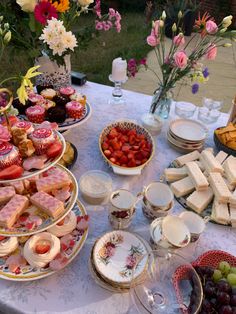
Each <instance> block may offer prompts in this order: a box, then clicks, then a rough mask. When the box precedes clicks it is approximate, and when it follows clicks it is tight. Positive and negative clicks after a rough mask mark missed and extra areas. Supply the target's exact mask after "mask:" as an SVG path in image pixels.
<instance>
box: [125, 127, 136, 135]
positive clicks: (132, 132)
mask: <svg viewBox="0 0 236 314" xmlns="http://www.w3.org/2000/svg"><path fill="white" fill-rule="evenodd" d="M127 135H128V136H130V135H135V136H136V135H137V132H136V130H135V129H131V130H129V131H128V133H127Z"/></svg>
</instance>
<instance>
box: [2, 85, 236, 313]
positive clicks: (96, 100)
mask: <svg viewBox="0 0 236 314" xmlns="http://www.w3.org/2000/svg"><path fill="white" fill-rule="evenodd" d="M75 88H76V89H77V90H78V91H81V92H82V93H84V94H85V95H86V96H87V99H88V101H89V103H90V104H91V106H92V111H93V112H92V116H91V118H90V119H89V120H88V121H87V122H86V123H84V124H83V125H81V126H79V127H78V128H75V129H73V130H71V131H70V132H69V133H68V134H66V136H65V137H66V139H67V140H68V141H71V142H72V143H73V144H74V145H75V146H76V147H77V149H78V160H77V163H76V164H75V166H74V168H73V170H72V172H73V173H74V174H75V176H76V178H77V179H78V180H79V178H80V176H81V175H82V174H83V173H84V172H86V171H88V170H93V169H99V170H103V171H106V172H108V173H109V174H110V175H111V176H112V179H113V188H114V189H118V188H125V189H128V190H130V191H132V192H133V193H134V194H136V193H138V192H140V191H141V190H142V189H143V186H145V185H148V184H149V183H150V182H152V181H154V180H159V178H160V176H161V174H162V173H163V170H164V168H166V167H168V165H169V164H170V162H171V161H173V160H174V159H175V158H176V157H177V156H179V155H180V154H179V153H178V152H176V151H175V150H173V149H172V148H171V147H170V146H169V145H168V142H167V139H166V131H167V127H168V123H166V124H165V127H164V128H163V130H162V133H161V134H160V135H158V136H155V137H154V140H155V144H156V152H155V155H154V157H153V159H152V161H151V162H150V163H149V164H148V165H147V166H146V167H145V168H144V169H143V171H142V174H141V175H140V176H131V177H128V176H118V175H115V174H113V172H112V170H111V168H109V166H108V165H107V164H106V163H105V162H104V160H103V158H102V156H101V154H100V151H99V148H98V138H99V134H100V133H101V131H102V129H103V128H104V127H105V126H106V125H108V124H110V123H111V122H113V121H115V120H123V119H130V120H135V121H137V122H138V123H140V121H141V116H142V114H143V113H146V112H148V110H149V107H150V103H151V96H147V95H144V94H141V93H135V92H130V91H124V95H125V97H126V100H127V104H126V105H117V106H114V105H113V106H111V105H109V104H108V100H109V98H110V97H111V93H112V88H111V87H108V86H104V85H99V84H95V83H91V82H88V83H86V85H84V86H83V87H75ZM172 107H174V106H172ZM173 112H174V108H172V111H171V115H170V119H169V120H171V119H173V118H175V115H174V113H173ZM227 118H228V115H227V114H223V113H222V114H221V116H220V118H219V120H218V122H217V123H216V124H211V125H209V126H208V125H207V127H208V129H209V135H208V139H207V144H206V146H212V147H214V143H213V130H214V129H215V128H216V127H219V126H223V125H225V124H226V122H227ZM82 202H83V201H82ZM85 205H86V204H85ZM86 208H87V211H88V214H89V215H90V227H89V235H88V239H87V241H86V243H85V245H84V247H83V248H82V250H81V252H80V253H79V254H78V256H77V257H76V258H75V259H74V261H73V262H72V263H71V264H70V265H68V266H67V267H66V268H65V269H63V270H61V271H59V272H58V273H56V274H54V275H52V276H50V277H48V278H45V279H41V280H36V281H31V282H11V281H7V280H3V279H2V280H0V311H1V312H3V313H7V314H8V313H76V314H105V313H109V314H124V313H127V311H128V309H129V307H130V298H129V294H115V293H111V292H109V291H106V290H104V289H102V288H100V287H99V286H98V285H97V284H96V283H95V281H94V280H93V279H92V277H91V276H90V273H89V270H88V259H89V255H90V251H91V248H92V245H93V243H94V241H95V240H96V238H97V237H99V236H101V235H102V234H104V233H105V232H107V231H108V230H111V226H110V224H109V222H108V210H107V207H106V206H105V207H104V206H86ZM182 210H183V208H182V207H181V205H179V204H178V203H177V202H176V201H175V206H174V213H178V212H180V211H182ZM149 223H150V222H149V221H148V220H147V219H146V218H145V217H144V215H143V213H142V210H141V208H140V207H139V208H138V210H137V213H136V216H135V218H134V220H133V222H132V225H131V226H130V228H129V229H128V230H129V231H134V232H136V233H138V234H139V235H141V236H143V238H144V239H146V240H149ZM211 249H221V250H225V251H227V252H229V253H232V254H236V229H233V228H231V227H224V226H221V225H217V224H213V223H208V225H207V228H206V231H205V232H204V234H203V235H202V236H201V237H200V239H199V241H198V242H197V243H195V244H190V245H189V246H188V247H187V248H184V249H180V250H178V252H179V253H180V254H183V255H184V256H185V257H186V258H187V259H188V260H189V261H192V260H194V259H195V258H197V257H198V256H199V255H200V254H202V253H203V252H205V251H208V250H211Z"/></svg>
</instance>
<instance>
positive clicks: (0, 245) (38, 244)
mask: <svg viewBox="0 0 236 314" xmlns="http://www.w3.org/2000/svg"><path fill="white" fill-rule="evenodd" d="M87 235H88V215H87V212H86V210H85V208H84V206H83V205H82V204H81V203H80V202H79V201H77V203H76V204H75V206H74V208H73V209H72V211H70V212H69V213H68V214H67V215H66V217H64V218H63V219H62V220H60V222H59V223H58V224H57V225H55V226H53V227H51V228H49V229H47V231H46V232H45V231H44V232H40V233H37V234H35V235H31V236H24V237H4V236H1V237H0V278H2V279H7V280H12V281H32V280H37V279H42V278H44V277H47V276H50V275H53V274H54V273H55V272H57V271H59V270H61V269H63V268H64V267H66V266H67V265H68V264H69V263H70V262H71V261H72V260H73V259H74V258H75V257H76V256H77V255H78V253H79V252H80V250H81V249H82V247H83V245H84V243H85V241H86V238H87Z"/></svg>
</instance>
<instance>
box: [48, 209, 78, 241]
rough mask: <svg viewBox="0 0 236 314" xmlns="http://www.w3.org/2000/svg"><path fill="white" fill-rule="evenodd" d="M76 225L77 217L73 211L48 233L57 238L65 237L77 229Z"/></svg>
mask: <svg viewBox="0 0 236 314" xmlns="http://www.w3.org/2000/svg"><path fill="white" fill-rule="evenodd" d="M76 224H77V220H76V215H75V213H74V212H73V211H72V212H70V213H69V214H68V215H67V216H66V217H65V218H64V219H63V220H62V221H60V222H59V223H58V224H56V225H54V226H52V227H51V228H49V229H48V232H50V233H52V234H54V235H55V236H57V237H63V236H65V235H66V234H68V233H70V232H72V231H73V230H74V229H75V228H76Z"/></svg>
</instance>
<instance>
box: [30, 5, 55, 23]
mask: <svg viewBox="0 0 236 314" xmlns="http://www.w3.org/2000/svg"><path fill="white" fill-rule="evenodd" d="M34 16H35V19H36V20H37V21H38V22H39V23H40V24H42V25H45V24H46V23H47V20H51V19H52V18H53V17H55V18H56V19H57V17H58V15H57V10H56V9H55V7H54V6H53V5H52V4H51V3H50V2H47V1H41V2H39V3H38V4H37V5H36V6H35V9H34Z"/></svg>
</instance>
